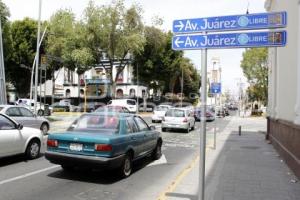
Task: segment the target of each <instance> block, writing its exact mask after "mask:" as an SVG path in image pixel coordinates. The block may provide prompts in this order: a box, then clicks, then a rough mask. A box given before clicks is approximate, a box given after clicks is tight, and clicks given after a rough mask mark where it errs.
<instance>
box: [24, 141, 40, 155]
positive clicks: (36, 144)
mask: <svg viewBox="0 0 300 200" xmlns="http://www.w3.org/2000/svg"><path fill="white" fill-rule="evenodd" d="M40 150H41V143H40V141H39V140H37V139H34V140H31V141H30V142H29V144H28V146H27V148H26V152H25V154H26V157H27V158H28V159H30V160H32V159H35V158H37V157H39V155H40Z"/></svg>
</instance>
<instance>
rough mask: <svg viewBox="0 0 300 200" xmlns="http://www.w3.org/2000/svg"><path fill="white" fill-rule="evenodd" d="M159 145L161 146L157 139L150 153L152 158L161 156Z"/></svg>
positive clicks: (155, 158)
mask: <svg viewBox="0 0 300 200" xmlns="http://www.w3.org/2000/svg"><path fill="white" fill-rule="evenodd" d="M161 146H162V142H161V140H159V141H157V144H156V147H155V149H154V150H153V152H152V155H151V157H152V159H153V160H158V159H160V157H161V156H162V151H161Z"/></svg>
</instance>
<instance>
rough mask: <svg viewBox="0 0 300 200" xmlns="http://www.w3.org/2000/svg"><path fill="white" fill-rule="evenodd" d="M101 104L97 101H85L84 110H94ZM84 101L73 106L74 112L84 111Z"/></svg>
mask: <svg viewBox="0 0 300 200" xmlns="http://www.w3.org/2000/svg"><path fill="white" fill-rule="evenodd" d="M100 106H102V104H101V103H97V102H87V103H86V112H94V111H95V110H96V109H97V108H99V107H100ZM84 107H85V103H80V104H79V105H78V106H75V108H74V111H75V112H84Z"/></svg>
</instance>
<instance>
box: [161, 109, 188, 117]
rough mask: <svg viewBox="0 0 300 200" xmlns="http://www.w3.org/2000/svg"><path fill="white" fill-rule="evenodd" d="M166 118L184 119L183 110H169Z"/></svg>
mask: <svg viewBox="0 0 300 200" xmlns="http://www.w3.org/2000/svg"><path fill="white" fill-rule="evenodd" d="M166 117H185V115H184V110H177V109H171V110H168V111H167V113H166Z"/></svg>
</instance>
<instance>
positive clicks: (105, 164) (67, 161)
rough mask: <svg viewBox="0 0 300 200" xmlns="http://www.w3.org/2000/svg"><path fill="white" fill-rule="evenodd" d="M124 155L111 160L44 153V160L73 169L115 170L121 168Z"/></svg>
mask: <svg viewBox="0 0 300 200" xmlns="http://www.w3.org/2000/svg"><path fill="white" fill-rule="evenodd" d="M124 156H125V155H119V156H116V157H113V158H106V157H96V156H84V155H76V154H68V153H59V152H51V151H46V152H45V158H46V159H47V160H49V161H50V162H51V163H54V164H59V165H71V166H74V167H83V168H94V169H115V168H118V167H120V166H121V164H122V162H123V161H124Z"/></svg>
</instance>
